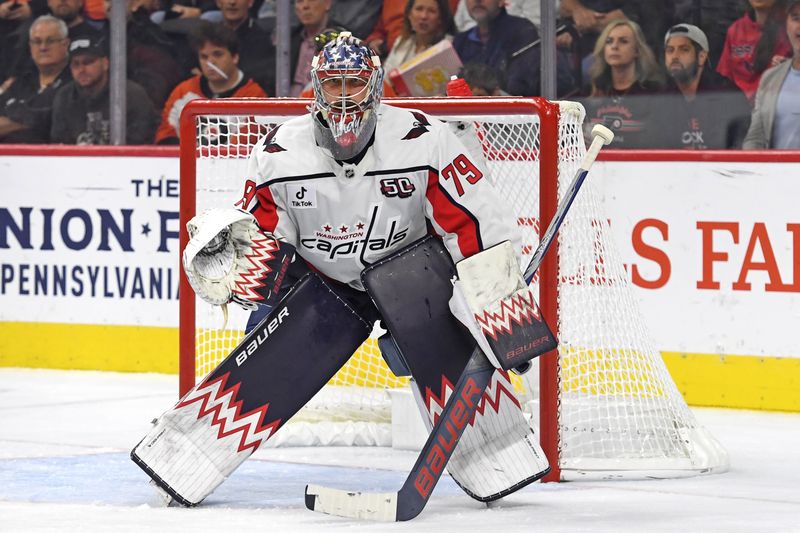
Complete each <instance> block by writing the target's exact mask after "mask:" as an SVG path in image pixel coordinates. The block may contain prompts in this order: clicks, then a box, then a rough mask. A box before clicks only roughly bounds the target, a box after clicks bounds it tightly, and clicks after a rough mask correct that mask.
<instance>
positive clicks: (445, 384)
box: [425, 370, 522, 426]
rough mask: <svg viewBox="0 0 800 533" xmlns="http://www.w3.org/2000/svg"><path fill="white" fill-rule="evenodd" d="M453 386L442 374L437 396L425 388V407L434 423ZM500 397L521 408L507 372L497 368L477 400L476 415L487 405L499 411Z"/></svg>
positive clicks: (482, 414) (473, 422) (473, 419)
mask: <svg viewBox="0 0 800 533" xmlns="http://www.w3.org/2000/svg"><path fill="white" fill-rule="evenodd" d="M454 388H455V387H454V386H453V384H452V383H451V382H450V380H449V379H447V377H445V376H442V391H441V394H440V395H439V396H437V395H435V394H434V393H433V391H432V390H431V389H430V387H427V388H426V389H425V408H426V409H427V410H428V414H429V415H430V417H431V420H433V423H434V424H435V423H436V421H437V420H438V419H439V416H440V415H441V414H442V411H443V410H444V404H445V403H447V400H448V399H449V398H450V395H451V394H453V389H454ZM502 398H507V399H508V400H509V401H511V403H513V404H514V405H516V406H517V408H518V409H521V408H522V407H521V406H520V404H519V400H517V396H516V394H514V386H513V385H512V384H511V380H510V379H509V377H508V373H507V372H505V371H503V370H497V371H496V372H495V373H494V374H493V375H492V379H491V381H489V386H488V387H486V390H485V391H484V393H483V396H481V399H480V400H479V401H478V407H477V409H476V410H475V413H476V416H477V415H481V416H484V413H485V411H486V406H489V409H491V411H493V412H495V413H499V412H500V400H501V399H502ZM469 424H470V425H471V426H472V425H475V417H473V418H472V420H470V422H469Z"/></svg>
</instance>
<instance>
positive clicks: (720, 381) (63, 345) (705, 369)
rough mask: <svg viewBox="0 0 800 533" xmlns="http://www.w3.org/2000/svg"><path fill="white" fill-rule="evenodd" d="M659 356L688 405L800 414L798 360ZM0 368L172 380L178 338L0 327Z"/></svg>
mask: <svg viewBox="0 0 800 533" xmlns="http://www.w3.org/2000/svg"><path fill="white" fill-rule="evenodd" d="M372 348H373V350H374V347H372ZM370 351H372V350H370ZM376 351H377V350H376ZM662 355H663V357H664V361H665V363H666V365H667V368H668V369H669V371H670V374H671V375H672V378H673V379H674V381H675V383H676V384H677V386H678V390H680V392H681V394H683V396H684V398H686V402H687V403H688V404H689V405H697V406H711V407H728V408H737V409H765V410H773V411H793V412H800V358H789V357H757V356H744V355H716V354H694V353H677V352H664V353H663V354H662ZM0 366H2V367H26V368H58V369H73V370H104V371H115V372H159V373H177V372H178V330H177V328H158V327H143V326H99V325H82V324H44V323H25V322H0ZM387 372H388V370H387ZM392 385H393V383H389V384H388V386H392Z"/></svg>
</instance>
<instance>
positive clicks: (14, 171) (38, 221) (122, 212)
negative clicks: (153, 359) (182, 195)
mask: <svg viewBox="0 0 800 533" xmlns="http://www.w3.org/2000/svg"><path fill="white" fill-rule="evenodd" d="M2 167H3V173H2V176H1V177H0V186H1V187H2V197H1V198H0V321H9V322H61V323H76V324H77V323H81V324H116V325H141V326H163V327H177V325H178V313H177V310H178V306H177V301H178V300H177V298H178V272H179V271H178V268H179V265H178V193H179V191H178V189H179V186H178V160H177V158H172V157H170V158H163V157H15V156H4V157H3V158H2Z"/></svg>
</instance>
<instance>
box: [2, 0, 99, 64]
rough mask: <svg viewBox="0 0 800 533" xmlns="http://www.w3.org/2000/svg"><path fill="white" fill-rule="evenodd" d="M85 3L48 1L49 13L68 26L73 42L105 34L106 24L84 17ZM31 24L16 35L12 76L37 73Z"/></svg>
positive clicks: (69, 0)
mask: <svg viewBox="0 0 800 533" xmlns="http://www.w3.org/2000/svg"><path fill="white" fill-rule="evenodd" d="M83 2H84V0H47V8H48V10H49V13H50V14H51V15H53V16H54V17H56V18H60V19H61V20H63V21H64V22H65V23H66V24H67V27H68V28H69V38H70V39H72V40H74V39H77V38H79V37H84V36H90V37H99V36H102V35H104V34H105V26H104V22H102V21H92V22H88V21H87V20H86V19H85V18H84V17H83ZM42 14H45V13H42ZM31 23H32V21H27V22H26V23H25V24H23V25H21V26H20V27H19V29H18V31H17V33H16V35H17V37H16V41H15V43H14V45H13V50H12V51H10V55H11V59H10V63H9V73H10V75H13V76H20V75H23V74H32V75H35V74H36V72H37V69H36V65H35V64H34V63H33V58H32V57H31V54H30V48H29V47H28V35H29V32H30V25H31ZM4 53H5V51H4Z"/></svg>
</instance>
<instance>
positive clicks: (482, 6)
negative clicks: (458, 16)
mask: <svg viewBox="0 0 800 533" xmlns="http://www.w3.org/2000/svg"><path fill="white" fill-rule="evenodd" d="M466 2H467V10H468V11H469V14H470V16H471V17H472V18H473V19H474V20H475V22H476V23H477V25H476V26H475V27H474V28H472V29H470V30H467V31H465V32H461V33H459V34H457V35H456V36H455V38H454V39H453V46H454V47H455V49H456V52H458V55H459V57H460V58H461V62H462V63H465V64H466V63H485V64H487V65H489V66H491V67H492V68H493V69H494V70H495V72H497V73H498V75H499V76H500V86H501V87H502V88H503V90H505V91H506V92H507V93H509V94H512V95H515V96H536V95H538V94H539V92H540V79H539V78H540V76H539V65H540V60H539V48H538V47H531V48H528V49H527V50H525V51H524V52H521V50H522V49H523V48H525V47H526V46H527V45H529V44H531V43H532V42H534V41H536V40H538V38H539V32H538V31H536V27H535V26H534V25H533V24H532V23H531V22H530V21H529V20H527V19H524V18H520V17H513V16H511V15H509V14H508V13H506V10H505V8H504V7H502V5H503V2H504V0H466ZM565 65H566V63H565V62H564V61H563V60H561V61H558V72H557V75H558V90H559V94H564V93H566V92H569V91H570V90H571V89H572V86H573V79H572V76H571V74H570V73H569V69H568V68H563V66H565Z"/></svg>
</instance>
